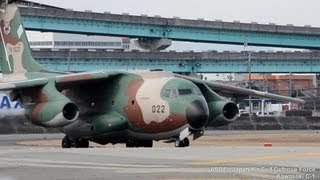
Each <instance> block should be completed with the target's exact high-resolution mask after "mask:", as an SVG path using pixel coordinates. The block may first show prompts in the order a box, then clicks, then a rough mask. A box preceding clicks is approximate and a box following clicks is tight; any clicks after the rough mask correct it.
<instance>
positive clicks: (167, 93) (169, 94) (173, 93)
mask: <svg viewBox="0 0 320 180" xmlns="http://www.w3.org/2000/svg"><path fill="white" fill-rule="evenodd" d="M162 96H163V97H166V98H176V97H177V96H178V95H177V90H176V89H165V90H164V91H163V92H162Z"/></svg>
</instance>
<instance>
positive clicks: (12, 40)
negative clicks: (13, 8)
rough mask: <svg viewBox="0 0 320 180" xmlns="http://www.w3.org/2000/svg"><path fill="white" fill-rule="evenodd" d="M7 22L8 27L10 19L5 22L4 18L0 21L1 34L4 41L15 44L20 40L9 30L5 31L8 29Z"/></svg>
mask: <svg viewBox="0 0 320 180" xmlns="http://www.w3.org/2000/svg"><path fill="white" fill-rule="evenodd" d="M7 23H9V27H10V24H11V21H10V22H5V21H4V20H1V23H0V26H1V31H2V34H3V39H4V42H5V43H6V44H7V43H9V44H12V45H16V44H17V43H19V42H20V40H19V39H18V38H16V37H13V36H12V35H11V34H10V32H9V33H8V32H6V31H8V30H10V29H8V28H7V26H8V25H6V24H7Z"/></svg>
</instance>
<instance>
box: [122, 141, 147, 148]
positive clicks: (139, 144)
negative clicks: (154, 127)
mask: <svg viewBox="0 0 320 180" xmlns="http://www.w3.org/2000/svg"><path fill="white" fill-rule="evenodd" d="M152 146H153V141H152V140H133V139H129V140H128V141H127V142H126V147H127V148H138V147H145V148H151V147H152Z"/></svg>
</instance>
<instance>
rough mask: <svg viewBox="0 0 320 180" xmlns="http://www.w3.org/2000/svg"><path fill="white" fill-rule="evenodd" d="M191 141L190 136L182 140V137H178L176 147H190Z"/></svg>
mask: <svg viewBox="0 0 320 180" xmlns="http://www.w3.org/2000/svg"><path fill="white" fill-rule="evenodd" d="M189 145H190V141H189V139H188V138H184V139H183V140H182V141H181V140H180V139H177V140H176V141H175V142H174V146H175V147H189Z"/></svg>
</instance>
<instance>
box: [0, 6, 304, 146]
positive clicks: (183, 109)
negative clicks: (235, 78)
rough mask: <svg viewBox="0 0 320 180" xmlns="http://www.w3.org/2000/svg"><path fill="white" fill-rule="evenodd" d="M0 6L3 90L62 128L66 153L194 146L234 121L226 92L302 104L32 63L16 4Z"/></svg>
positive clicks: (43, 121) (38, 119) (166, 79)
mask: <svg viewBox="0 0 320 180" xmlns="http://www.w3.org/2000/svg"><path fill="white" fill-rule="evenodd" d="M0 2H2V3H1V9H0V27H1V31H0V33H1V36H0V37H1V39H0V58H1V59H0V65H1V69H2V73H3V77H2V78H1V79H0V81H1V82H0V90H6V91H11V92H10V98H11V100H12V101H14V100H20V101H21V102H22V103H23V104H24V106H25V109H26V111H25V114H26V116H27V118H28V119H29V120H30V121H31V122H33V123H35V124H38V125H40V126H44V127H58V128H61V130H62V132H64V133H65V134H66V136H65V137H64V138H63V140H62V147H63V148H70V147H83V148H84V147H88V146H89V141H93V142H96V143H99V144H107V143H112V144H116V143H125V144H126V146H127V147H152V144H153V140H156V141H158V140H165V141H166V142H174V144H175V146H176V147H185V146H189V140H188V136H193V139H197V138H198V137H200V136H201V135H202V134H203V129H204V128H205V127H206V126H207V125H208V124H209V123H210V124H211V125H213V126H222V125H226V124H228V123H231V122H232V121H234V120H235V119H236V117H237V114H238V113H239V110H238V107H237V105H236V104H235V103H234V102H232V101H229V100H228V99H226V98H224V97H222V96H221V95H224V96H228V97H231V98H233V99H234V100H238V99H241V98H246V97H247V96H248V95H249V94H250V95H252V96H256V97H265V98H272V99H277V100H283V101H291V102H298V103H303V102H304V101H303V100H299V99H294V98H290V97H285V96H280V95H276V94H270V93H265V92H259V91H254V90H249V89H245V88H239V87H233V86H229V85H225V84H218V83H213V82H207V81H203V80H200V79H196V78H191V77H186V76H182V75H177V74H173V73H169V72H159V71H157V72H145V71H140V72H139V71H138V72H127V71H94V72H84V73H58V72H51V71H48V70H45V69H44V68H43V67H42V66H41V65H40V64H39V63H37V62H36V61H35V60H34V59H33V58H32V55H31V50H30V47H29V44H28V40H27V37H26V33H25V30H24V27H23V25H22V22H21V20H20V14H19V12H18V8H17V6H16V5H15V4H14V3H9V4H8V3H5V2H4V0H0Z"/></svg>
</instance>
